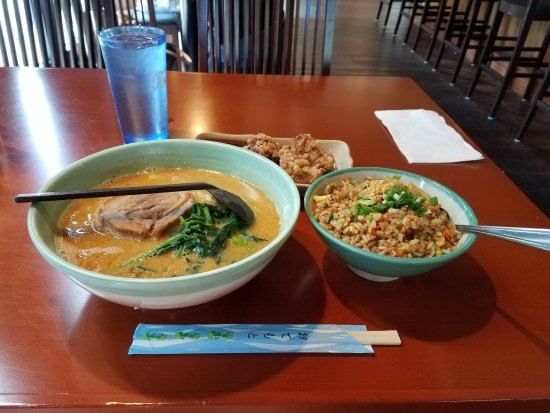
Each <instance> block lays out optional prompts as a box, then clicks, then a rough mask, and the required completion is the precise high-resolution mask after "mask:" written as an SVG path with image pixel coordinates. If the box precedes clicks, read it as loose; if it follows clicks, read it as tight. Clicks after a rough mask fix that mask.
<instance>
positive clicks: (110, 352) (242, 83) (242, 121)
mask: <svg viewBox="0 0 550 413" xmlns="http://www.w3.org/2000/svg"><path fill="white" fill-rule="evenodd" d="M168 81H169V112H170V133H171V136H172V137H190V136H194V135H196V134H197V133H199V132H204V131H222V132H233V133H247V132H260V131H261V132H266V133H269V134H272V135H274V136H293V135H296V134H298V133H300V132H309V133H311V134H313V135H314V136H315V137H317V138H320V139H323V138H325V139H329V138H332V139H343V140H345V141H346V142H347V143H348V144H349V146H350V149H351V153H352V156H353V158H354V162H355V165H356V166H366V165H369V166H385V167H392V168H399V169H406V170H410V171H413V172H416V173H419V174H422V175H426V176H428V177H430V178H433V179H435V180H437V181H439V182H441V183H443V184H445V185H447V186H449V187H450V188H452V189H454V190H455V191H456V192H458V193H459V194H461V195H462V196H463V197H464V198H465V199H466V200H467V201H468V202H469V203H470V205H471V206H472V207H473V209H474V210H475V212H476V214H477V216H478V219H479V221H480V223H483V224H498V225H516V226H539V227H549V226H550V223H549V220H548V218H546V217H545V216H544V214H543V213H542V212H541V211H540V210H539V209H538V208H537V207H536V206H534V205H533V204H532V203H531V202H530V201H529V200H528V199H527V197H526V196H525V195H524V194H523V193H522V192H520V190H519V189H518V188H517V187H515V186H514V184H513V183H512V182H511V181H510V180H509V179H508V178H507V177H506V176H505V175H504V174H503V172H502V171H500V170H499V169H498V168H497V167H496V166H495V164H494V163H493V162H492V161H491V160H489V159H485V160H483V161H477V162H469V163H457V164H434V165H410V164H408V163H407V162H406V160H405V158H404V157H403V156H402V155H401V154H400V153H399V151H398V150H397V148H396V147H395V145H394V143H393V141H392V140H391V138H390V136H389V135H388V133H387V131H386V130H385V128H384V127H383V126H382V125H381V124H380V123H379V122H378V121H377V120H376V118H375V117H374V114H373V111H374V110H377V109H395V108H426V109H433V110H436V111H438V112H440V113H443V112H442V110H441V109H440V108H439V107H438V106H437V105H436V104H435V103H434V102H433V101H432V100H431V99H430V98H429V97H428V96H427V95H426V94H425V93H424V92H423V91H422V90H421V89H420V88H419V87H418V86H417V85H416V84H415V83H414V81H412V80H411V79H407V78H397V77H329V78H307V77H306V78H297V77H269V76H224V75H208V74H181V73H170V74H169V77H168ZM0 96H1V99H0V174H1V179H0V197H1V202H0V216H1V217H2V223H1V229H2V230H1V236H0V264H1V270H0V405H1V406H8V407H9V406H12V407H15V406H18V407H19V406H34V407H41V408H48V407H51V408H57V407H70V408H75V407H81V408H87V409H89V410H90V411H95V409H97V408H98V407H113V406H118V407H121V408H123V410H131V409H133V408H138V407H143V406H148V407H153V408H157V407H159V406H164V407H169V408H174V409H176V408H181V407H188V408H189V409H191V410H194V409H197V410H199V409H200V410H201V411H204V408H205V407H207V408H211V410H222V411H239V412H241V411H250V410H253V409H254V408H258V407H259V408H260V409H261V410H262V411H264V410H268V409H267V408H268V407H270V409H269V410H271V411H285V412H286V411H291V410H298V411H314V410H315V411H316V412H317V411H329V410H345V411H350V410H353V409H358V410H359V409H360V408H365V407H368V408H371V409H373V410H374V409H378V410H377V411H384V412H389V411H396V412H397V411H398V412H402V411H418V412H439V411H443V410H444V411H460V412H462V411H467V410H471V411H483V412H487V411H498V412H502V411H513V410H515V411H526V412H527V411H528V412H534V411H550V357H549V355H550V345H549V342H550V316H549V315H550V255H549V254H548V253H544V252H542V251H539V250H535V249H530V248H527V247H523V246H520V245H517V244H511V243H507V242H504V241H499V240H496V239H491V238H483V237H479V238H478V240H477V241H476V243H475V244H474V246H473V247H472V248H471V249H470V250H469V251H468V253H467V254H466V255H464V256H462V257H460V258H459V259H457V260H455V261H454V262H452V263H450V264H449V265H447V266H445V267H443V268H441V269H439V270H437V271H434V272H432V273H429V274H427V275H424V276H419V277H413V278H410V279H403V280H399V281H394V282H391V283H374V282H370V281H367V280H364V279H361V278H359V277H357V276H356V275H354V274H353V273H352V272H350V271H349V270H348V269H347V267H346V266H345V265H344V264H343V262H342V261H341V260H340V259H338V258H337V257H336V256H335V255H334V254H333V253H331V252H330V251H327V249H326V247H325V245H324V244H323V243H322V242H321V240H320V239H319V237H318V236H317V235H316V234H315V233H314V231H313V229H312V227H311V226H310V224H309V223H308V221H307V219H306V217H305V215H304V214H303V213H302V214H301V216H300V218H299V221H298V224H297V226H296V230H295V231H294V233H293V236H292V237H291V238H290V239H289V241H288V242H287V243H286V244H285V246H284V247H283V248H282V249H281V251H280V252H279V254H278V255H277V257H276V258H275V259H274V260H273V261H272V263H271V264H270V265H269V266H268V267H267V268H266V269H265V270H264V271H262V272H261V273H260V274H259V275H258V276H257V277H256V278H255V279H254V280H252V281H251V282H250V283H248V284H247V285H245V286H244V287H242V288H241V289H239V290H237V291H236V292H234V293H232V294H230V295H228V296H226V297H224V298H221V299H218V300H216V301H214V302H211V303H208V304H204V305H199V306H196V307H192V308H188V309H182V310H175V311H146V310H139V311H138V310H133V309H131V308H126V307H122V306H119V305H116V304H111V303H109V302H107V301H104V300H102V299H99V298H96V297H95V296H92V295H90V294H89V293H88V292H86V291H85V290H84V289H82V288H81V287H79V286H78V285H76V284H74V283H73V282H71V281H70V280H69V279H68V278H66V277H65V276H64V275H63V274H61V273H59V272H58V271H56V270H55V269H53V268H52V267H50V266H49V265H48V264H47V263H46V262H45V261H44V260H43V259H42V258H41V257H40V256H39V254H38V252H37V251H36V250H35V249H34V247H33V245H32V243H31V241H30V239H29V236H28V234H27V230H26V214H27V209H28V208H27V206H24V205H16V204H14V203H13V201H12V198H13V196H14V194H16V193H19V192H32V191H36V190H37V189H39V187H40V186H41V185H42V184H44V183H45V182H46V180H47V179H48V178H49V177H51V176H52V175H53V174H54V173H56V172H57V171H59V170H61V169H62V168H63V167H65V166H66V165H68V164H69V163H71V162H73V161H75V160H77V159H79V158H81V157H83V156H86V155H89V154H91V153H93V152H96V151H98V150H101V149H105V148H108V147H111V146H114V145H118V144H120V143H121V142H122V139H121V135H120V132H119V131H118V125H117V121H116V116H115V112H114V109H113V103H112V100H111V96H110V93H109V88H108V84H107V80H106V77H105V74H104V73H103V72H102V71H99V70H84V69H76V70H65V69H53V70H52V69H46V70H39V69H0ZM448 121H449V122H451V124H453V123H452V121H451V120H450V119H448ZM453 125H454V126H455V127H457V126H456V125H455V124H453ZM419 139H421V137H419ZM138 322H162V323H235V322H258V323H268V322H269V323H291V322H295V323H353V324H366V325H367V326H368V327H369V329H374V330H380V329H397V330H398V331H399V333H400V335H401V338H402V340H403V345H402V346H401V347H377V348H376V354H375V355H374V356H359V357H358V356H332V355H323V356H317V355H239V356H231V355H220V356H212V355H209V356H199V355H193V356H163V357H142V356H133V357H129V356H128V355H127V352H128V346H129V344H130V341H131V337H132V333H133V331H134V328H135V327H136V324H137V323H138ZM228 408H230V409H229V410H228Z"/></svg>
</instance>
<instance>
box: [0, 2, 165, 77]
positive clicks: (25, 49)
mask: <svg viewBox="0 0 550 413" xmlns="http://www.w3.org/2000/svg"><path fill="white" fill-rule="evenodd" d="M144 10H151V13H147V15H146V14H145V12H144ZM155 21H156V20H155V13H154V7H153V0H40V1H37V0H19V1H7V2H6V1H0V67H1V66H32V67H70V68H103V67H104V65H103V60H102V57H101V49H100V46H99V40H98V34H99V32H100V31H101V30H102V29H104V28H106V27H112V26H120V25H129V24H150V25H154V23H155Z"/></svg>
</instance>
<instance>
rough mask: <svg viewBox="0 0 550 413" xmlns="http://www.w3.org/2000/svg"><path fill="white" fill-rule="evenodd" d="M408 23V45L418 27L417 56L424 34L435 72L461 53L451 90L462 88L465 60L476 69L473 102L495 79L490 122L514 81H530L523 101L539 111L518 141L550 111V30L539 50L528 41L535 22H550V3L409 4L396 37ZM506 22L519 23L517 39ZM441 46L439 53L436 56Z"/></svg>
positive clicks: (466, 0) (419, 0)
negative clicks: (548, 101)
mask: <svg viewBox="0 0 550 413" xmlns="http://www.w3.org/2000/svg"><path fill="white" fill-rule="evenodd" d="M383 3H384V0H382V1H381V2H380V8H381V7H382V4H383ZM391 3H393V2H390V4H389V7H390V6H391ZM389 12H390V9H389V8H388V13H389ZM402 17H405V18H406V19H408V25H407V28H406V31H405V37H404V44H408V40H409V37H410V33H411V31H412V30H413V28H415V27H416V34H415V36H414V40H413V44H412V46H411V48H412V51H416V49H417V47H418V45H419V42H420V39H421V37H422V35H423V34H427V35H428V36H429V39H428V47H427V51H426V55H425V58H424V62H425V63H430V62H431V59H432V57H433V56H434V55H435V56H436V57H435V61H434V63H433V70H434V71H435V70H437V69H438V67H439V65H440V63H441V60H442V57H443V55H444V53H445V51H446V50H450V51H452V52H454V53H455V55H456V61H455V66H454V70H453V73H452V76H451V79H450V84H451V85H454V84H455V83H456V81H457V78H458V77H459V75H460V72H461V69H462V67H463V63H464V60H465V59H468V58H470V59H471V63H472V65H473V66H474V67H475V69H474V76H473V79H472V81H471V83H470V86H469V88H468V90H467V92H466V98H467V99H470V98H471V97H472V95H473V93H474V91H475V89H476V87H477V85H478V81H479V78H480V75H481V74H482V73H487V74H489V75H490V76H491V81H493V82H495V83H496V86H497V95H496V97H495V100H494V102H493V104H492V106H491V108H490V111H489V115H488V118H489V119H490V120H492V119H494V117H495V116H496V114H497V111H498V109H499V108H500V106H501V104H502V101H503V99H504V97H505V94H506V92H507V91H508V90H509V89H510V87H511V85H512V81H513V80H514V79H518V78H521V79H527V84H526V87H525V91H524V94H523V98H524V100H530V99H531V98H533V99H532V106H533V105H534V106H533V107H534V108H535V109H533V110H530V111H529V115H528V116H527V117H526V119H525V121H524V124H523V125H522V127H521V128H520V129H521V131H519V130H518V133H517V136H516V141H520V140H521V136H520V135H523V133H524V132H525V130H526V129H527V127H528V126H529V123H530V121H531V119H532V118H533V116H534V115H531V113H533V114H534V113H535V112H536V110H537V108H539V107H541V105H542V106H545V105H544V104H543V103H540V101H543V100H544V99H543V98H542V99H538V98H537V96H540V95H541V93H542V94H544V92H545V91H546V89H547V87H548V86H547V85H546V86H545V83H544V82H543V81H542V80H543V77H544V76H545V73H547V72H548V67H549V64H550V63H549V62H548V60H547V57H546V56H547V52H548V48H549V44H550V30H549V25H548V24H546V26H544V27H545V34H544V36H543V38H542V42H539V44H536V45H531V44H528V43H527V38H528V35H529V33H530V30H531V27H532V26H533V22H536V21H539V22H549V21H550V0H441V1H435V0H410V1H409V0H403V1H401V7H400V10H399V15H398V17H397V21H396V27H395V30H394V33H397V31H398V28H399V27H398V25H399V23H400V20H401V18H402ZM505 19H507V20H508V21H507V22H506V23H508V24H510V21H511V20H515V22H514V23H515V25H516V26H517V31H516V33H515V34H513V35H510V34H507V33H504V34H503V29H504V28H505V26H506V25H505ZM437 44H439V50H438V51H437V53H435V54H434V50H435V47H436V45H437ZM502 63H504V64H505V66H503V65H502ZM503 67H504V69H503ZM537 82H538V88H537ZM545 88H546V89H545ZM535 90H536V92H535ZM534 92H535V93H534ZM537 102H539V103H538V104H536V103H537ZM520 132H521V133H520ZM518 136H519V138H518Z"/></svg>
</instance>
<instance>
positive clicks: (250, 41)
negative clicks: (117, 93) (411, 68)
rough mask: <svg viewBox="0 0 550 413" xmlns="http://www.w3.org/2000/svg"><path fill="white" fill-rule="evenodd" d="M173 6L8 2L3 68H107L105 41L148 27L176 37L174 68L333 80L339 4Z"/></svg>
mask: <svg viewBox="0 0 550 413" xmlns="http://www.w3.org/2000/svg"><path fill="white" fill-rule="evenodd" d="M168 1H169V5H170V7H169V8H167V7H166V6H164V8H163V7H162V5H164V4H165V3H166V1H164V2H162V4H161V2H159V1H158V0H42V1H35V0H20V1H14V2H4V1H1V2H0V25H1V26H2V27H5V30H0V66H35V67H71V68H102V67H103V60H102V56H101V50H100V46H99V42H98V36H97V35H98V33H99V32H100V31H101V30H102V29H103V28H107V27H112V26H120V25H134V24H142V25H151V26H160V27H162V28H163V29H165V30H166V31H167V34H168V33H169V32H170V34H171V38H172V41H171V42H169V44H168V54H169V55H168V61H169V68H173V69H177V70H181V69H184V68H186V69H187V70H193V71H201V72H222V73H261V74H297V75H305V74H311V75H315V74H322V75H328V74H330V66H331V61H332V47H333V37H334V18H335V9H336V0H200V1H198V0H168ZM184 51H185V52H187V53H185V52H184Z"/></svg>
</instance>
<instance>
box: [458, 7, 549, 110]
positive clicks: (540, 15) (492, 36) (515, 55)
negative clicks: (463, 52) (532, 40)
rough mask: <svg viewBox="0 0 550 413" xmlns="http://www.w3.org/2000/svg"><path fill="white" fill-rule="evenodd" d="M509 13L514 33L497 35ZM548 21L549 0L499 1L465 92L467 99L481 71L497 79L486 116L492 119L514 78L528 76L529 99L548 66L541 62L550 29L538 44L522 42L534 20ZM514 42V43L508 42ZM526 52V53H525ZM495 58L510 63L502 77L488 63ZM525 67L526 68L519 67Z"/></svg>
mask: <svg viewBox="0 0 550 413" xmlns="http://www.w3.org/2000/svg"><path fill="white" fill-rule="evenodd" d="M506 15H508V16H512V17H514V18H516V19H518V24H519V29H518V32H517V35H516V36H507V37H499V36H498V31H499V28H500V26H501V23H502V20H503V18H504V16H506ZM537 20H538V21H550V0H500V1H499V4H498V9H497V12H496V15H495V19H494V21H493V25H492V28H491V31H490V33H489V36H488V38H487V42H486V43H485V47H484V48H483V53H482V55H481V59H480V61H479V63H478V65H477V67H476V72H475V74H474V78H473V80H472V83H471V84H470V88H469V89H468V92H467V93H466V99H470V98H471V97H472V95H473V93H474V90H475V88H476V86H477V83H478V81H479V76H480V75H481V72H486V73H488V74H489V75H491V77H492V78H493V79H495V80H497V81H499V82H500V88H499V91H498V94H497V97H496V99H495V101H494V103H493V106H492V107H491V110H490V112H489V116H488V118H489V119H493V118H494V117H495V115H496V112H497V110H498V109H499V108H500V105H501V103H502V100H503V98H504V95H505V94H506V91H507V90H508V87H509V86H510V83H511V82H512V80H513V79H514V78H516V77H521V78H527V79H529V83H528V86H527V88H526V90H525V93H524V96H523V97H524V99H528V98H529V97H530V94H531V92H532V89H533V85H534V81H535V80H536V79H541V78H542V77H543V75H544V72H543V70H544V69H545V68H547V67H548V62H545V61H544V58H545V57H546V52H547V51H548V46H549V44H550V30H548V29H547V31H546V36H545V38H544V40H543V42H542V44H541V45H540V46H536V47H526V46H525V41H526V39H527V35H528V34H529V29H530V28H531V24H532V22H533V21H537ZM509 42H513V44H514V45H513V46H511V45H509V44H510V43H509ZM526 54H528V55H526ZM494 61H504V62H509V63H508V67H507V69H506V73H505V74H504V76H501V75H500V74H499V73H498V72H496V71H495V70H494V69H493V68H491V66H490V63H491V62H494ZM522 69H527V70H522Z"/></svg>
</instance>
